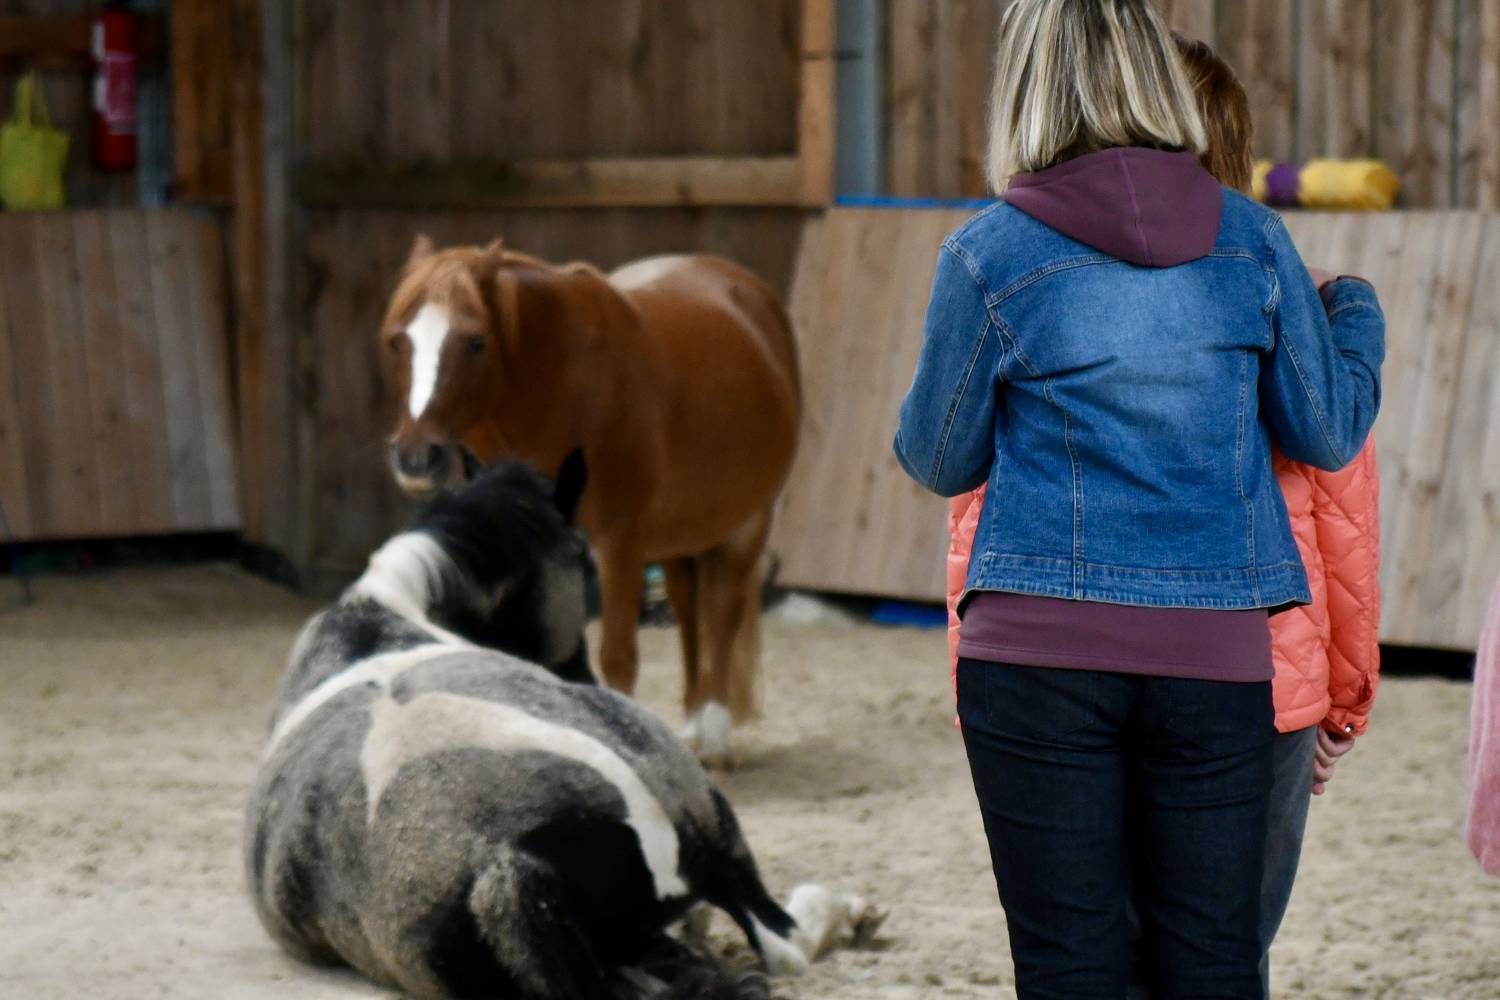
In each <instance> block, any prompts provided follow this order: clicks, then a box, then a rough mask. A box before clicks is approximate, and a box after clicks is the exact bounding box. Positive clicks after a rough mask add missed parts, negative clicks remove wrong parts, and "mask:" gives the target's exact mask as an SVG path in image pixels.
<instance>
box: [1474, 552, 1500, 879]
mask: <svg viewBox="0 0 1500 1000" xmlns="http://www.w3.org/2000/svg"><path fill="white" fill-rule="evenodd" d="M1469 850H1471V851H1473V852H1474V857H1476V858H1478V859H1479V864H1480V867H1482V868H1483V869H1484V870H1485V871H1487V872H1489V873H1490V874H1491V875H1500V580H1496V581H1495V589H1494V591H1493V593H1491V595H1490V613H1489V615H1488V616H1487V617H1486V618H1485V622H1484V633H1483V634H1482V635H1481V636H1480V638H1479V655H1478V656H1477V657H1475V660H1474V714H1473V717H1472V719H1471V720H1470V725H1469Z"/></svg>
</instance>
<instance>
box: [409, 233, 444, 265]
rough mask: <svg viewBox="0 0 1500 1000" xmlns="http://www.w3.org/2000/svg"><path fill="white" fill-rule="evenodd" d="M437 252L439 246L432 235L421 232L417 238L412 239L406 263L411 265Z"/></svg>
mask: <svg viewBox="0 0 1500 1000" xmlns="http://www.w3.org/2000/svg"><path fill="white" fill-rule="evenodd" d="M435 253H437V247H436V246H435V245H434V244H433V242H432V237H431V236H428V235H427V234H426V233H419V234H417V238H416V239H414V240H412V243H411V252H410V253H408V254H407V255H406V265H407V267H410V266H411V265H413V264H415V263H416V262H417V261H419V260H421V259H423V258H424V257H431V256H432V255H433V254H435Z"/></svg>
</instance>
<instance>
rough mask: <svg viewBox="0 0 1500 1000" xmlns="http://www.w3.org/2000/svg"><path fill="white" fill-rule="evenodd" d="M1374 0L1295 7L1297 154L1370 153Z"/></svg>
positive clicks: (1327, 1) (1342, 0) (1320, 2)
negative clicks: (1297, 40) (1297, 32)
mask: <svg viewBox="0 0 1500 1000" xmlns="http://www.w3.org/2000/svg"><path fill="white" fill-rule="evenodd" d="M1374 17H1375V8H1374V3H1373V0H1317V2H1314V3H1303V4H1301V5H1300V6H1299V8H1298V25H1299V29H1300V34H1301V36H1302V40H1301V44H1300V45H1299V46H1298V64H1297V66H1298V70H1297V132H1296V143H1295V146H1296V155H1297V157H1298V158H1299V159H1303V160H1306V159H1312V158H1315V157H1330V156H1331V157H1368V156H1371V155H1373V154H1374V129H1373V123H1374V114H1375V112H1374V104H1373V103H1372V97H1371V88H1372V83H1371V73H1372V70H1373V59H1374V49H1373V41H1372V37H1371V31H1372V29H1373V27H1374Z"/></svg>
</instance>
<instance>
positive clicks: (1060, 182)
mask: <svg viewBox="0 0 1500 1000" xmlns="http://www.w3.org/2000/svg"><path fill="white" fill-rule="evenodd" d="M1005 201H1006V203H1007V204H1010V205H1014V206H1015V207H1016V208H1018V209H1020V210H1021V211H1023V212H1025V213H1026V214H1027V215H1029V216H1031V217H1032V218H1033V219H1036V220H1037V221H1038V222H1041V223H1044V224H1046V225H1048V226H1051V227H1052V228H1053V229H1056V230H1057V231H1058V232H1060V233H1062V234H1063V235H1065V236H1069V237H1071V238H1073V239H1075V240H1077V241H1078V242H1080V243H1084V244H1087V245H1088V246H1091V247H1093V248H1094V249H1096V250H1101V251H1103V252H1104V253H1107V254H1109V255H1110V256H1111V257H1117V258H1119V259H1120V260H1124V261H1129V262H1130V263H1132V264H1142V265H1146V266H1148V267H1172V266H1174V265H1176V264H1185V263H1187V262H1188V261H1190V260H1197V259H1198V258H1200V257H1203V256H1206V255H1207V254H1208V252H1209V251H1210V250H1212V249H1213V247H1214V241H1215V240H1216V239H1217V238H1218V235H1219V213H1220V210H1221V208H1222V207H1223V203H1224V191H1223V189H1222V188H1221V187H1219V182H1218V181H1216V180H1214V178H1213V175H1212V174H1210V173H1209V172H1208V171H1206V170H1204V169H1203V166H1202V165H1201V164H1200V163H1199V162H1198V158H1197V157H1196V156H1194V155H1193V154H1192V153H1168V152H1164V151H1163V150H1159V149H1141V148H1136V147H1128V148H1121V149H1105V150H1101V151H1099V152H1097V153H1088V154H1086V155H1084V156H1080V157H1077V158H1075V159H1072V160H1068V161H1067V162H1065V163H1061V164H1058V165H1057V166H1055V167H1052V168H1050V169H1047V170H1041V171H1038V172H1037V173H1034V174H1017V175H1016V176H1015V177H1012V178H1011V181H1010V186H1009V187H1007V188H1006V191H1005Z"/></svg>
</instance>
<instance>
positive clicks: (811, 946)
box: [786, 883, 889, 961]
mask: <svg viewBox="0 0 1500 1000" xmlns="http://www.w3.org/2000/svg"><path fill="white" fill-rule="evenodd" d="M786 911H787V912H788V913H790V914H791V915H792V919H794V920H796V921H797V930H796V932H795V933H794V934H793V935H792V941H793V942H794V943H795V944H796V945H797V946H798V948H800V949H801V950H802V952H803V954H805V955H806V956H807V957H808V959H809V960H811V961H817V960H818V959H819V958H821V957H822V956H823V955H825V954H827V953H828V952H829V951H831V950H833V949H834V948H840V947H848V946H850V945H863V944H868V943H869V942H870V940H871V939H872V938H874V936H875V932H876V931H877V930H878V929H879V928H880V925H881V924H883V923H884V922H885V918H886V917H887V916H889V914H888V913H887V912H886V911H884V910H882V909H880V908H879V907H876V906H872V905H871V904H869V903H867V902H866V901H865V900H864V899H862V898H861V897H859V896H851V895H839V894H837V893H835V892H833V891H832V890H831V889H828V888H825V887H824V886H821V885H815V884H811V883H808V884H805V885H799V886H797V888H795V889H793V890H792V895H791V898H790V899H788V900H787V904H786Z"/></svg>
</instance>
